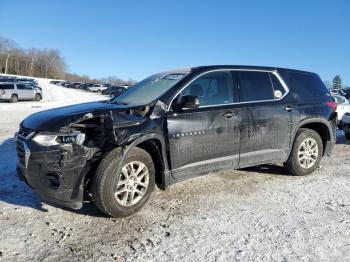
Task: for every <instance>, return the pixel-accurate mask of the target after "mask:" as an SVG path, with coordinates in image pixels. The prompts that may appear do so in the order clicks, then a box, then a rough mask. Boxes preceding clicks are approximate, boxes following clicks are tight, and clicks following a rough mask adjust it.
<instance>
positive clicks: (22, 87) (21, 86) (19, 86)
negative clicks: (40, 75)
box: [17, 84, 26, 90]
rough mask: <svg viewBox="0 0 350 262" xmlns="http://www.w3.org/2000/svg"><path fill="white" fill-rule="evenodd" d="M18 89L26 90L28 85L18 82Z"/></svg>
mask: <svg viewBox="0 0 350 262" xmlns="http://www.w3.org/2000/svg"><path fill="white" fill-rule="evenodd" d="M17 89H19V90H25V89H26V86H25V85H22V84H17Z"/></svg>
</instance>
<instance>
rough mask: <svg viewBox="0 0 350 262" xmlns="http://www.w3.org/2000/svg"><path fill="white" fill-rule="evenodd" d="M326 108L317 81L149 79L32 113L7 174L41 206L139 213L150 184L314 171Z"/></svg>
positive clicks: (210, 72)
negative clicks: (264, 171) (228, 172)
mask: <svg viewBox="0 0 350 262" xmlns="http://www.w3.org/2000/svg"><path fill="white" fill-rule="evenodd" d="M335 109H336V104H335V103H334V101H333V98H332V97H331V96H330V94H329V92H328V90H327V89H326V87H325V86H324V84H323V83H322V81H321V79H320V78H319V76H318V75H316V74H314V73H310V72H304V71H298V70H291V69H283V68H271V67H256V66H204V67H196V68H190V69H184V70H177V71H170V72H165V73H160V74H156V75H153V76H151V77H149V78H147V79H145V80H143V81H141V82H139V83H138V84H136V85H135V86H134V87H132V88H130V89H128V90H127V91H126V92H125V93H124V94H122V95H121V96H119V97H117V98H115V99H112V100H109V101H100V102H92V103H84V104H78V105H73V106H67V107H62V108H57V109H51V110H47V111H43V112H39V113H36V114H33V115H31V116H29V117H28V118H26V119H25V120H24V121H23V122H22V123H21V124H20V130H19V132H18V133H17V135H16V146H17V152H18V165H17V173H18V175H19V177H21V178H22V179H24V180H25V181H26V182H27V183H28V184H29V186H31V187H32V188H33V189H34V190H35V191H37V192H38V193H39V194H40V195H41V197H42V199H43V200H45V201H47V202H50V203H54V204H59V205H62V206H66V207H71V208H74V209H78V208H81V207H82V205H83V199H85V198H84V196H92V199H93V201H94V202H95V204H96V206H97V207H98V208H99V209H100V210H102V211H103V212H104V213H106V214H107V215H110V216H116V217H117V216H127V215H130V214H132V213H134V212H136V211H137V210H138V209H140V208H141V207H142V206H143V205H144V204H145V203H146V201H147V200H148V199H149V197H150V195H151V193H152V191H153V189H154V187H155V185H157V186H158V187H159V188H161V189H166V188H167V187H168V186H170V185H171V184H174V183H176V182H179V181H182V180H185V179H188V178H192V177H195V176H199V175H203V174H207V173H209V172H214V171H218V170H222V169H237V168H244V167H248V166H254V165H260V164H266V163H275V162H282V163H284V164H285V167H286V170H288V172H289V173H291V174H294V175H307V174H309V173H311V172H313V171H314V170H315V169H316V168H318V167H319V163H320V160H321V158H322V156H323V155H329V154H330V153H331V150H332V148H333V146H334V144H335V139H336V138H335V131H336V128H335V126H336V119H337V117H336V113H335Z"/></svg>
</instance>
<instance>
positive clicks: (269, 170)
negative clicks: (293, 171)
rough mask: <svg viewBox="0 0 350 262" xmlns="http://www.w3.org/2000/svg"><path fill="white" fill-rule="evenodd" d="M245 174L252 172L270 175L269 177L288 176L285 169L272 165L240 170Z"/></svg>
mask: <svg viewBox="0 0 350 262" xmlns="http://www.w3.org/2000/svg"><path fill="white" fill-rule="evenodd" d="M240 170H242V171H246V172H254V173H261V174H270V175H278V176H286V175H289V173H288V171H287V169H286V168H285V167H284V166H278V165H273V164H266V165H260V166H252V167H247V168H243V169H240Z"/></svg>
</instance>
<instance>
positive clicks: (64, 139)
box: [33, 131, 85, 146]
mask: <svg viewBox="0 0 350 262" xmlns="http://www.w3.org/2000/svg"><path fill="white" fill-rule="evenodd" d="M33 140H34V141H35V142H36V143H38V144H39V145H42V146H54V145H59V144H72V143H76V144H78V145H82V144H83V143H84V141H85V134H84V133H81V132H79V131H77V132H73V133H62V134H50V133H39V134H37V135H36V136H34V138H33Z"/></svg>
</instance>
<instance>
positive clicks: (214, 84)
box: [181, 72, 233, 107]
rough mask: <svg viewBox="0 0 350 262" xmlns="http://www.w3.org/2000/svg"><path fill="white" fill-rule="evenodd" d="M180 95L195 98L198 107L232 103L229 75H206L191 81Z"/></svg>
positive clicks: (227, 73) (224, 73)
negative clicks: (197, 101) (196, 98)
mask: <svg viewBox="0 0 350 262" xmlns="http://www.w3.org/2000/svg"><path fill="white" fill-rule="evenodd" d="M181 95H182V96H185V95H191V96H197V97H198V98H199V106H200V107H201V106H214V105H223V104H229V103H233V86H232V80H231V73H229V72H214V73H208V74H206V75H204V76H202V77H200V78H198V79H196V80H195V81H193V82H192V83H191V84H190V85H189V86H187V87H186V88H185V89H184V91H182V93H181Z"/></svg>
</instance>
